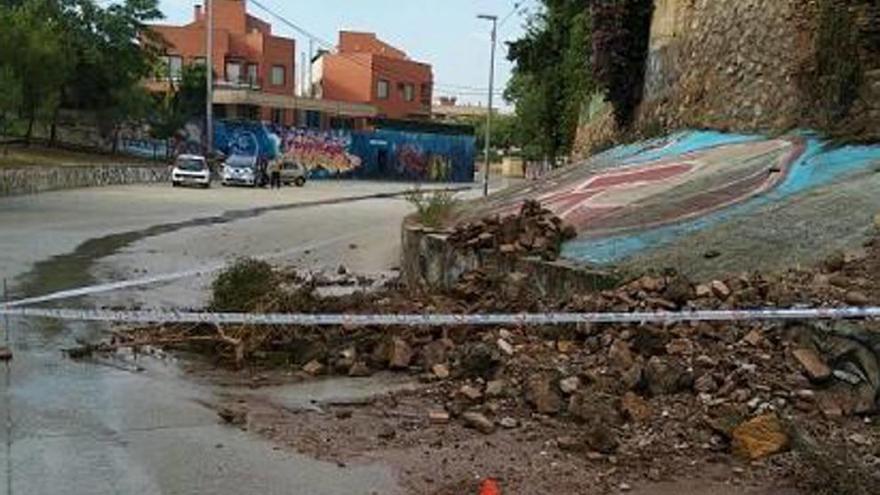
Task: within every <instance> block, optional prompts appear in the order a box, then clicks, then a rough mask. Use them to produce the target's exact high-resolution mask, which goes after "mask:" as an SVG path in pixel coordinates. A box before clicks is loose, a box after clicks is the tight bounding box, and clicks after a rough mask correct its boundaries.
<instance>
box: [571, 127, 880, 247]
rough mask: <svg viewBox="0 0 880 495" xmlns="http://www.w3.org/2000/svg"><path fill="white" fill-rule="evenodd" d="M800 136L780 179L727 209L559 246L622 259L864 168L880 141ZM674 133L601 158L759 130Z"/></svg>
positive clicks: (717, 141)
mask: <svg viewBox="0 0 880 495" xmlns="http://www.w3.org/2000/svg"><path fill="white" fill-rule="evenodd" d="M801 136H802V137H804V138H805V139H806V149H805V150H804V152H803V154H802V155H801V156H800V157H798V158H797V159H796V160H795V162H794V163H793V164H792V165H791V169H790V171H789V173H788V175H787V176H786V178H785V180H784V181H783V182H782V183H781V184H780V185H778V186H777V187H776V188H774V189H773V190H772V191H769V192H767V193H765V194H763V195H760V196H757V197H755V198H753V199H751V200H749V201H747V202H745V203H741V204H739V205H735V206H732V207H730V208H728V209H725V210H722V211H718V212H714V213H710V214H708V215H706V216H704V217H701V218H698V219H695V220H690V221H687V222H682V223H679V224H675V225H669V226H665V227H660V228H655V229H650V230H646V231H643V232H638V233H634V234H626V235H620V236H612V237H607V238H601V239H575V240H573V241H570V242H568V243H566V245H565V246H563V250H562V255H563V256H564V257H567V258H570V259H575V260H579V261H584V262H590V263H598V264H607V263H613V262H615V261H618V260H621V259H624V258H626V257H629V256H631V255H633V254H636V253H638V252H640V251H642V250H646V249H649V248H655V247H658V246H661V245H663V244H666V243H669V242H671V241H674V240H675V239H676V238H679V237H682V236H685V235H688V234H690V233H693V232H696V231H699V230H701V229H704V228H707V227H710V226H713V225H715V224H718V223H721V222H724V221H726V220H729V219H731V218H734V217H736V216H739V215H747V214H749V212H751V211H754V210H755V209H756V208H759V207H761V206H764V205H767V204H770V203H773V202H779V201H784V200H785V199H786V198H788V197H790V196H793V195H796V194H799V193H802V192H805V191H808V190H810V189H813V188H816V187H820V186H824V185H826V184H830V183H832V182H834V181H835V180H839V179H842V178H844V177H846V176H847V175H849V174H853V173H857V172H860V171H864V170H866V169H868V168H870V167H871V166H873V165H876V164H878V163H880V146H844V147H838V148H830V147H829V146H828V144H827V143H826V142H824V141H822V140H820V139H818V138H817V137H815V135H812V134H809V133H801ZM673 137H674V138H675V139H674V140H673V141H672V142H671V143H670V144H668V145H667V146H666V147H663V148H659V149H657V148H656V143H658V142H660V141H659V140H652V141H651V142H650V145H646V144H645V143H641V144H636V145H630V146H624V147H621V148H622V149H620V150H618V149H614V150H610V151H609V152H608V153H609V154H608V156H607V157H602V159H606V158H607V159H610V160H614V159H616V160H625V162H626V163H639V162H645V161H650V160H656V159H658V158H666V157H669V156H675V155H680V154H683V153H688V152H691V151H697V150H700V149H705V148H708V147H712V146H719V145H723V144H732V143H741V142H750V141H758V140H761V139H765V138H763V137H761V136H746V135H735V134H722V133H716V132H703V131H700V132H686V133H680V134H677V135H675V136H673Z"/></svg>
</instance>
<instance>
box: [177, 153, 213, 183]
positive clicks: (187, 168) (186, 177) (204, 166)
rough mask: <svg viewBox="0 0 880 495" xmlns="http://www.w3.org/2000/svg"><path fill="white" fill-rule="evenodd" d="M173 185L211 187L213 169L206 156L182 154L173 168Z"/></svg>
mask: <svg viewBox="0 0 880 495" xmlns="http://www.w3.org/2000/svg"><path fill="white" fill-rule="evenodd" d="M171 185H172V186H174V187H178V186H199V187H204V188H206V189H207V188H209V187H211V169H210V168H209V167H208V162H207V160H205V157H203V156H200V155H180V156H178V157H177V160H175V161H174V168H173V169H172V170H171Z"/></svg>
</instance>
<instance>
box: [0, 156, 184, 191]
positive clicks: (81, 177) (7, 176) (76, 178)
mask: <svg viewBox="0 0 880 495" xmlns="http://www.w3.org/2000/svg"><path fill="white" fill-rule="evenodd" d="M170 175H171V171H170V169H169V168H168V165H127V164H119V165H72V166H57V167H45V166H29V167H16V168H0V197H4V196H19V195H24V194H37V193H41V192H47V191H57V190H62V189H76V188H81V187H103V186H118V185H126V184H147V183H161V182H168V181H170Z"/></svg>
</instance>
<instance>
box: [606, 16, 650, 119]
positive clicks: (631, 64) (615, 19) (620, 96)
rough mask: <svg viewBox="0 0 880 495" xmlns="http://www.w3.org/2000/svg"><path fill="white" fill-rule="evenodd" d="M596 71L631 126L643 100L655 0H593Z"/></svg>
mask: <svg viewBox="0 0 880 495" xmlns="http://www.w3.org/2000/svg"><path fill="white" fill-rule="evenodd" d="M590 6H591V9H592V22H593V29H592V36H593V38H592V45H593V49H592V52H593V60H592V67H593V74H594V77H595V78H596V81H597V82H598V83H599V85H600V86H602V88H603V89H604V90H605V94H606V97H607V99H608V101H609V102H611V104H612V105H613V107H614V117H615V120H616V121H617V124H618V125H619V126H620V127H621V128H628V127H629V126H630V124H631V123H632V121H633V117H634V115H635V111H636V109H637V108H638V106H639V103H641V100H642V91H643V87H644V80H645V63H646V60H647V57H648V43H649V40H650V36H651V17H652V15H653V12H654V2H653V0H591V4H590Z"/></svg>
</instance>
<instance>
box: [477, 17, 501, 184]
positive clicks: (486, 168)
mask: <svg viewBox="0 0 880 495" xmlns="http://www.w3.org/2000/svg"><path fill="white" fill-rule="evenodd" d="M477 18H478V19H482V20H484V21H492V55H491V58H490V59H489V105H488V108H487V109H486V110H487V111H486V163H485V164H484V166H483V196H488V195H489V168H490V160H489V158H490V154H491V153H490V149H491V146H492V97H493V96H494V92H495V44H496V39H497V37H498V16H497V15H486V14H481V15H478V16H477Z"/></svg>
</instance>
